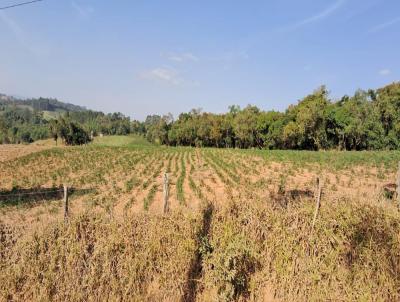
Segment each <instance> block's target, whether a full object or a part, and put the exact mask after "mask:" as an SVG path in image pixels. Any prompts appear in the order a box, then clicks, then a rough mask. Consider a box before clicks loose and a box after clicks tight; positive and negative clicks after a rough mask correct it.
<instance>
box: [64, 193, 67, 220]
mask: <svg viewBox="0 0 400 302" xmlns="http://www.w3.org/2000/svg"><path fill="white" fill-rule="evenodd" d="M64 221H65V222H67V221H68V187H67V186H66V185H64Z"/></svg>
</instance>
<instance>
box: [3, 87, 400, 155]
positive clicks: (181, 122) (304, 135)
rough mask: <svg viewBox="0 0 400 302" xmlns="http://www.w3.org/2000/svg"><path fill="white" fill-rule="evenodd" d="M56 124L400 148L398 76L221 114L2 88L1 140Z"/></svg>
mask: <svg viewBox="0 0 400 302" xmlns="http://www.w3.org/2000/svg"><path fill="white" fill-rule="evenodd" d="M39 108H41V109H40V110H39ZM46 110H47V111H46ZM49 112H50V113H52V112H53V113H54V112H55V113H56V114H55V115H54V114H50V115H49ZM54 120H56V121H57V125H58V126H57V125H55V122H54ZM60 125H64V128H65V129H69V130H68V131H73V130H71V129H81V130H79V131H78V130H77V131H78V132H79V133H80V134H79V135H77V137H81V135H83V137H89V136H92V135H93V136H96V135H99V134H104V135H127V134H130V133H135V134H139V135H143V136H146V138H147V139H148V140H149V141H150V142H153V143H158V144H164V145H170V146H198V147H218V148H224V147H228V148H265V149H302V150H326V149H338V150H382V149H387V150H393V149H399V148H400V82H395V83H392V84H390V85H387V86H385V87H383V88H380V89H377V90H372V89H370V90H368V91H364V90H358V91H356V92H355V94H354V95H353V96H347V95H346V96H343V97H342V98H341V99H339V100H332V99H331V98H330V97H329V92H328V90H327V89H326V87H325V86H322V87H320V88H319V89H317V90H315V91H314V92H313V93H312V94H310V95H308V96H306V97H305V98H303V99H301V100H300V101H298V103H297V104H296V105H291V106H289V108H288V109H287V110H286V111H285V112H278V111H263V110H261V109H259V108H257V107H255V106H251V105H248V106H247V107H245V108H243V109H241V108H240V107H239V106H230V107H229V111H228V112H227V113H224V114H213V113H207V112H202V111H201V110H200V109H193V110H191V111H190V112H188V113H181V114H180V115H179V116H178V118H177V119H176V120H174V118H173V116H172V115H171V114H168V115H165V116H160V115H150V116H147V118H146V120H145V121H144V122H139V121H136V120H134V121H131V120H130V118H129V117H126V116H124V115H123V114H122V113H110V114H105V113H103V112H97V111H92V110H87V109H86V108H84V107H79V106H75V105H71V104H65V103H62V102H59V101H57V100H54V99H44V98H40V99H30V100H26V101H18V100H15V99H11V100H10V99H6V98H5V97H4V95H3V96H2V97H1V95H0V143H28V142H32V141H35V140H38V139H43V138H49V137H55V136H58V137H62V135H61V134H62V133H64V134H65V133H66V132H65V131H64V132H60V130H59V129H58V127H61V126H60ZM72 125H73V126H72ZM55 129H56V130H55ZM57 129H58V130H57ZM82 131H83V132H84V133H85V134H82V133H83V132H82ZM55 132H58V133H55ZM64 139H65V141H66V142H67V141H68V139H66V137H64ZM77 141H78V142H81V141H82V139H81V138H80V139H78V140H77ZM83 141H84V140H83Z"/></svg>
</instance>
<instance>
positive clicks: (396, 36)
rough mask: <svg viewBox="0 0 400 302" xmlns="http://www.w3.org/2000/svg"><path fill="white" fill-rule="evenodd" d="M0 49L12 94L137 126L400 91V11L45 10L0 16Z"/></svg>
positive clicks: (321, 3) (1, 73)
mask: <svg viewBox="0 0 400 302" xmlns="http://www.w3.org/2000/svg"><path fill="white" fill-rule="evenodd" d="M15 2H18V0H12V1H11V0H10V1H9V0H0V4H1V6H5V5H7V4H12V3H15ZM0 41H1V44H0V92H2V93H6V94H13V95H19V96H25V97H38V96H45V97H56V98H58V99H60V100H63V101H67V102H71V103H74V104H78V105H84V106H86V107H88V108H91V109H95V110H103V111H106V112H113V111H121V112H123V113H125V114H127V115H129V116H131V117H133V118H137V119H144V118H145V116H146V115H147V114H153V113H159V114H164V113H168V112H171V113H173V114H174V115H175V116H176V115H177V114H178V113H180V112H183V111H188V110H190V109H192V108H203V110H204V111H212V112H224V111H226V110H227V107H228V106H229V105H232V104H239V105H241V106H246V105H247V104H253V105H257V106H259V107H260V108H262V109H265V110H270V109H275V110H284V109H285V108H286V107H287V106H288V105H289V104H293V103H296V102H297V100H298V99H300V98H302V97H304V96H305V95H307V94H308V93H310V92H312V91H313V90H314V89H315V88H317V87H318V86H320V85H322V84H325V85H327V87H328V89H329V90H330V91H331V96H332V97H333V98H337V97H340V96H342V95H343V94H352V93H353V92H354V91H355V90H356V89H358V88H364V89H367V88H377V87H380V86H383V85H385V84H387V83H390V82H393V81H396V80H399V79H400V72H399V70H400V60H399V54H400V1H398V0H386V1H385V0H380V1H379V0H318V1H316V0H313V1H311V0H290V1H289V0H279V1H278V0H270V1H188V0H186V1H183V0H182V1H173V0H171V1H151V0H148V1H128V0H120V1H102V0H96V1H94V0H92V1H89V0H74V1H70V0H45V1H43V2H39V3H36V4H32V5H27V6H22V7H18V8H14V9H9V10H4V11H1V12H0Z"/></svg>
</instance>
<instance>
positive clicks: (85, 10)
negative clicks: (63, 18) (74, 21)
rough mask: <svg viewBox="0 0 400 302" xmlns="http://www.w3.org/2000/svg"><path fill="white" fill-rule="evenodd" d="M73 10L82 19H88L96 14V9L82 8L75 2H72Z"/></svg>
mask: <svg viewBox="0 0 400 302" xmlns="http://www.w3.org/2000/svg"><path fill="white" fill-rule="evenodd" d="M71 6H72V8H73V9H74V10H75V11H76V12H77V13H78V15H79V16H81V17H84V18H85V17H88V16H89V15H91V14H92V13H93V12H94V8H93V7H91V6H82V5H79V4H78V3H76V2H75V1H71Z"/></svg>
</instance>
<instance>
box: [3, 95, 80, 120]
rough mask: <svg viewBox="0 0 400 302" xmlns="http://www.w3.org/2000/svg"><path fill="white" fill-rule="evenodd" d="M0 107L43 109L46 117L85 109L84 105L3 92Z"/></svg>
mask: <svg viewBox="0 0 400 302" xmlns="http://www.w3.org/2000/svg"><path fill="white" fill-rule="evenodd" d="M0 106H1V107H13V106H15V107H18V108H21V109H29V110H31V111H34V110H37V111H43V112H44V116H45V117H46V118H54V117H57V116H58V115H59V114H60V113H62V112H66V111H69V112H82V111H87V110H88V109H87V108H86V107H82V106H78V105H74V104H70V103H64V102H60V101H58V100H57V99H51V98H42V97H40V98H31V99H21V98H17V97H13V96H9V95H5V94H0Z"/></svg>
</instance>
